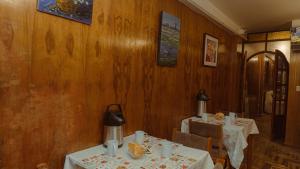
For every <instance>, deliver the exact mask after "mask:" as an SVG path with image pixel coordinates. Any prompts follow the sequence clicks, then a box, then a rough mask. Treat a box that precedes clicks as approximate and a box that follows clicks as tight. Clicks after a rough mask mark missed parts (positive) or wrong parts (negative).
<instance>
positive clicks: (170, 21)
mask: <svg viewBox="0 0 300 169" xmlns="http://www.w3.org/2000/svg"><path fill="white" fill-rule="evenodd" d="M179 41H180V20H179V18H177V17H175V16H172V15H170V14H168V13H166V12H162V13H161V26H160V36H159V49H158V58H157V60H158V65H161V66H175V65H176V64H177V56H178V51H179Z"/></svg>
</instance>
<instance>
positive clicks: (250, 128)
mask: <svg viewBox="0 0 300 169" xmlns="http://www.w3.org/2000/svg"><path fill="white" fill-rule="evenodd" d="M190 119H192V120H193V121H199V122H203V120H202V119H201V118H199V117H190V118H187V119H184V120H182V122H181V132H185V133H189V120H190ZM207 123H211V124H224V122H222V121H221V122H220V121H217V120H215V119H214V116H213V115H212V114H209V117H208V121H207ZM223 133H224V145H225V147H226V149H227V152H228V155H229V158H230V163H231V165H232V166H233V167H234V168H236V169H238V168H240V166H241V164H242V161H243V159H244V149H245V148H246V147H247V146H248V143H247V137H248V136H249V135H250V134H259V131H258V128H257V126H256V123H255V121H254V120H253V119H246V118H237V119H236V122H235V124H232V125H223Z"/></svg>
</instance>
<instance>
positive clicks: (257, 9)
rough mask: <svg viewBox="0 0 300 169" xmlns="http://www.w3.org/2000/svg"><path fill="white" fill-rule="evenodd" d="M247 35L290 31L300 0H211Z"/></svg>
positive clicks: (299, 9) (299, 12) (297, 16)
mask: <svg viewBox="0 0 300 169" xmlns="http://www.w3.org/2000/svg"><path fill="white" fill-rule="evenodd" d="M209 1H210V2H211V3H212V4H213V5H214V6H215V7H216V8H218V9H219V10H220V11H222V12H223V13H224V14H225V15H227V16H228V17H229V18H230V19H231V20H233V21H234V22H235V23H236V24H238V25H239V26H240V27H241V28H242V29H244V30H245V31H246V32H247V33H253V32H266V31H277V30H289V29H290V26H291V21H292V20H293V19H300V0H209Z"/></svg>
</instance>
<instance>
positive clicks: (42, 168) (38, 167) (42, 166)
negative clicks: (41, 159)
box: [36, 163, 49, 169]
mask: <svg viewBox="0 0 300 169" xmlns="http://www.w3.org/2000/svg"><path fill="white" fill-rule="evenodd" d="M36 169H49V167H48V164H46V163H40V164H38V165H36Z"/></svg>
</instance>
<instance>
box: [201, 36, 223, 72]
mask: <svg viewBox="0 0 300 169" xmlns="http://www.w3.org/2000/svg"><path fill="white" fill-rule="evenodd" d="M203 41H204V42H203V44H204V50H203V65H204V66H211V67H217V63H218V47H219V40H218V39H217V38H216V37H213V36H212V35H209V34H207V33H205V34H204V40H203Z"/></svg>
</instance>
